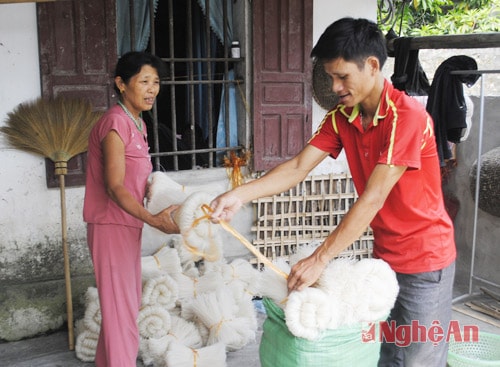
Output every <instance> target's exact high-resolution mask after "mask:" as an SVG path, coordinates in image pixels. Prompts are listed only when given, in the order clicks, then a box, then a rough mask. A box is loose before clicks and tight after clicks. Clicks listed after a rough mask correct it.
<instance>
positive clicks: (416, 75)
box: [386, 35, 430, 96]
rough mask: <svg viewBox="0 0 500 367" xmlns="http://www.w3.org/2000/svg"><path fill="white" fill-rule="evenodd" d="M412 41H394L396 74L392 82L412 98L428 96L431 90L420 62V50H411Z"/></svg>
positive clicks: (397, 39) (403, 39)
mask: <svg viewBox="0 0 500 367" xmlns="http://www.w3.org/2000/svg"><path fill="white" fill-rule="evenodd" d="M388 36H389V35H388ZM386 37H387V36H386ZM411 39H412V38H411V37H398V38H395V39H394V74H392V76H391V81H392V84H393V85H394V87H395V88H396V89H399V90H401V91H405V92H406V94H408V95H410V96H426V95H428V92H429V88H430V86H429V80H428V79H427V76H426V75H425V72H424V70H423V69H422V66H421V65H420V61H419V60H418V50H410V43H411Z"/></svg>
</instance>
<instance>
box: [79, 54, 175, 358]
mask: <svg viewBox="0 0 500 367" xmlns="http://www.w3.org/2000/svg"><path fill="white" fill-rule="evenodd" d="M163 70H164V64H163V62H162V61H161V59H159V58H158V57H156V56H153V55H150V54H147V53H143V52H129V53H127V54H125V55H123V56H122V57H121V58H120V60H119V61H118V63H117V65H116V71H115V90H116V91H117V92H118V93H119V95H120V99H119V101H118V104H116V105H115V106H113V107H111V108H110V109H109V110H108V111H107V112H106V113H105V114H104V115H103V116H102V118H101V119H100V120H99V121H98V122H97V124H96V125H95V127H94V128H93V130H92V132H91V134H90V137H89V147H88V163H87V177H86V186H85V199H84V208H83V217H84V220H85V222H87V242H88V246H89V250H90V254H91V257H92V262H93V265H94V272H95V277H96V284H97V289H98V292H99V301H100V306H101V314H102V322H101V331H100V335H99V341H98V344H97V351H96V358H95V364H96V366H97V367H114V366H120V367H132V366H134V367H135V366H136V359H137V354H138V350H139V331H138V327H137V316H138V313H139V307H140V305H141V294H142V289H141V287H142V282H141V236H142V227H143V225H144V223H147V224H148V225H150V226H152V227H154V228H157V229H159V230H161V231H163V232H165V233H178V232H179V229H178V227H177V225H176V224H175V223H174V221H173V220H172V216H171V214H172V212H173V211H174V210H175V209H176V208H177V207H176V206H171V207H169V208H167V209H165V210H163V211H162V212H160V213H157V214H153V213H150V212H149V211H147V210H146V209H145V208H144V205H143V201H144V196H145V193H146V185H147V179H148V176H149V174H150V173H151V171H152V165H151V157H150V155H149V146H148V143H147V132H146V125H145V123H144V121H143V120H142V118H141V113H142V112H143V111H148V110H150V109H151V108H152V107H153V104H154V102H155V99H156V96H157V95H158V92H159V90H160V76H161V75H162V74H163Z"/></svg>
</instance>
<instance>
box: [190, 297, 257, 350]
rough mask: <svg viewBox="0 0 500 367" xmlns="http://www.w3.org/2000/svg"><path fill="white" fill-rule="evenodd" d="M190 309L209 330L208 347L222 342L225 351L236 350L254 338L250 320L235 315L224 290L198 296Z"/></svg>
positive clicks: (234, 307) (230, 299)
mask: <svg viewBox="0 0 500 367" xmlns="http://www.w3.org/2000/svg"><path fill="white" fill-rule="evenodd" d="M192 308H193V312H194V313H195V314H196V316H197V317H198V318H199V319H200V321H201V322H202V323H203V324H204V325H206V326H207V327H208V329H209V336H208V340H207V344H208V345H211V344H215V343H218V342H222V343H224V344H225V345H226V348H227V350H237V349H240V348H242V347H243V346H244V345H245V344H247V343H248V342H249V341H250V340H251V339H252V338H253V337H255V333H254V332H252V330H251V326H252V325H251V322H250V320H249V319H248V318H246V317H238V316H237V315H236V312H237V311H238V307H237V306H236V305H235V302H234V300H233V299H232V298H231V296H230V293H229V292H228V291H227V290H225V289H219V290H217V291H216V292H212V293H205V294H201V295H199V296H198V297H197V298H196V299H195V300H193V304H192Z"/></svg>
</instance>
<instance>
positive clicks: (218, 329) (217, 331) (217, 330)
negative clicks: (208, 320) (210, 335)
mask: <svg viewBox="0 0 500 367" xmlns="http://www.w3.org/2000/svg"><path fill="white" fill-rule="evenodd" d="M225 321H230V320H225V319H224V318H222V319H220V321H219V322H218V323H217V324H213V325H211V326H210V327H209V328H208V329H209V330H212V328H213V327H217V329H216V330H215V335H216V336H219V332H220V329H221V328H222V324H224V322H225Z"/></svg>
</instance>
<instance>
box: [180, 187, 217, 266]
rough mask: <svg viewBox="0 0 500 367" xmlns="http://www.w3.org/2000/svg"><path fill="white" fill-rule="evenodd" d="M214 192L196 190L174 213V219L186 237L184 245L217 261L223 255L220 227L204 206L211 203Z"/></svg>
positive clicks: (202, 255)
mask: <svg viewBox="0 0 500 367" xmlns="http://www.w3.org/2000/svg"><path fill="white" fill-rule="evenodd" d="M213 199H214V195H213V194H209V193H207V192H203V191H200V192H195V193H193V194H191V195H190V196H188V197H187V198H186V200H184V202H183V203H182V205H181V206H180V207H179V209H177V210H176V211H175V213H174V221H175V223H176V224H177V225H178V226H179V229H180V233H181V234H182V238H183V239H184V246H186V247H187V248H188V250H189V251H190V252H192V254H193V256H194V258H193V259H197V258H198V257H199V258H200V259H201V258H203V259H206V260H208V261H216V260H218V259H220V258H221V256H222V245H221V237H220V227H219V226H218V225H215V224H214V223H212V222H211V221H210V220H209V219H208V218H205V219H203V218H204V217H206V216H207V213H206V212H205V211H204V209H203V206H204V205H208V204H210V202H211V201H212V200H213Z"/></svg>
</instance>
